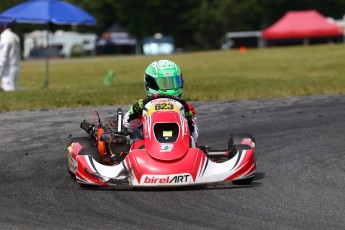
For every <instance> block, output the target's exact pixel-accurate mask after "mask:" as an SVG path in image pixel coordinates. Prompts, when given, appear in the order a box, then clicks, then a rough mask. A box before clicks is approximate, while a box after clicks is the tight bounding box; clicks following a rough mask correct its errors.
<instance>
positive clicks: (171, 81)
mask: <svg viewBox="0 0 345 230" xmlns="http://www.w3.org/2000/svg"><path fill="white" fill-rule="evenodd" d="M144 87H145V91H146V95H147V96H148V97H149V96H151V95H153V94H167V95H171V96H176V97H182V91H183V79H182V73H181V70H180V68H179V67H178V65H176V64H175V63H174V62H172V61H170V60H159V61H154V62H152V63H151V64H150V65H149V66H148V67H147V68H146V70H145V73H144ZM189 109H190V113H189V114H185V116H186V117H187V119H191V125H192V126H191V127H190V129H191V133H192V137H193V141H194V143H193V144H192V145H193V146H195V144H196V143H197V140H198V136H199V133H198V132H199V130H198V126H197V119H196V116H195V109H194V107H193V106H192V105H189ZM142 111H143V100H142V99H140V100H139V101H138V102H136V103H135V104H134V105H132V106H131V107H130V110H129V111H128V112H127V113H126V114H125V116H124V120H123V121H124V124H123V125H124V126H125V127H126V128H130V129H133V130H136V129H138V128H140V127H141V126H142V122H141V120H140V116H141V114H142Z"/></svg>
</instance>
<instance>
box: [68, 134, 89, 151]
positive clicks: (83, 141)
mask: <svg viewBox="0 0 345 230" xmlns="http://www.w3.org/2000/svg"><path fill="white" fill-rule="evenodd" d="M76 142H79V144H80V145H81V146H83V147H84V148H87V147H91V146H92V142H91V141H90V140H89V138H87V137H72V138H71V139H70V140H69V142H68V145H67V147H69V146H70V145H71V144H72V143H76Z"/></svg>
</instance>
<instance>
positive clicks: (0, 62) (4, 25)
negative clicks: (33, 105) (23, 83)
mask: <svg viewBox="0 0 345 230" xmlns="http://www.w3.org/2000/svg"><path fill="white" fill-rule="evenodd" d="M9 25H10V24H9V23H8V22H0V79H1V87H2V90H4V91H14V90H17V89H18V86H17V81H18V74H19V65H20V59H21V57H20V40H19V37H18V36H17V34H15V33H14V32H12V30H11V29H10V28H9Z"/></svg>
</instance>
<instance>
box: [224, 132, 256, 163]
mask: <svg viewBox="0 0 345 230" xmlns="http://www.w3.org/2000/svg"><path fill="white" fill-rule="evenodd" d="M246 138H249V139H251V140H252V142H254V145H255V138H254V137H253V136H252V135H251V134H249V133H243V134H231V136H230V138H229V141H228V151H229V158H230V159H231V158H233V157H234V156H235V155H236V153H237V152H238V151H240V150H244V149H251V148H252V147H251V146H249V145H243V144H242V141H243V139H246ZM245 146H248V147H245ZM239 148H241V149H239Z"/></svg>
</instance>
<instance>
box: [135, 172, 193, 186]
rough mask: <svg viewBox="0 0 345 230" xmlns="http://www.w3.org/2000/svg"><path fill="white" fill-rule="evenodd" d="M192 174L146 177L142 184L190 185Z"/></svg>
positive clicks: (142, 179)
mask: <svg viewBox="0 0 345 230" xmlns="http://www.w3.org/2000/svg"><path fill="white" fill-rule="evenodd" d="M191 178H192V177H191V175H190V174H188V173H187V174H174V175H164V176H162V175H144V176H143V177H142V178H141V184H144V185H176V184H190V181H191Z"/></svg>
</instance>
